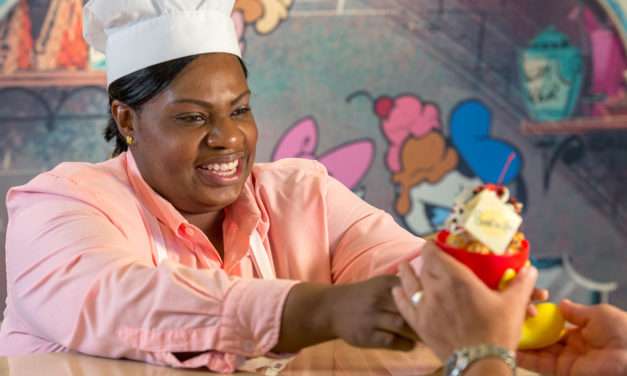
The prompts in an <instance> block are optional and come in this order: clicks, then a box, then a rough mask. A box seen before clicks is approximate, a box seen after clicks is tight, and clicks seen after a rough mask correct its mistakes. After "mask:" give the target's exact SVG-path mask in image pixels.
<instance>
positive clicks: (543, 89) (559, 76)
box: [518, 26, 584, 121]
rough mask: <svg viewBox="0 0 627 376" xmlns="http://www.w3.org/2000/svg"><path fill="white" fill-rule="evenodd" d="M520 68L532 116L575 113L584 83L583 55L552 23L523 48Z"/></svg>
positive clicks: (553, 117)
mask: <svg viewBox="0 0 627 376" xmlns="http://www.w3.org/2000/svg"><path fill="white" fill-rule="evenodd" d="M518 67H519V75H520V84H521V86H522V93H523V97H524V102H525V106H526V107H527V111H528V113H529V116H530V117H531V118H532V119H534V120H535V121H555V120H561V119H564V118H567V117H569V116H570V115H571V114H572V113H573V110H574V108H575V105H576V104H577V100H578V98H579V93H580V91H581V85H582V82H583V74H584V70H583V57H582V55H581V52H580V50H579V49H578V48H576V47H574V46H573V45H571V44H570V41H569V39H568V37H567V36H566V35H564V34H563V33H560V32H559V31H557V30H556V29H555V27H553V26H550V27H549V28H547V29H546V30H544V31H543V32H541V33H540V34H539V35H538V36H536V37H535V38H534V39H532V40H531V42H530V43H529V46H528V47H527V48H526V49H525V50H523V51H522V53H521V54H520V55H519V60H518Z"/></svg>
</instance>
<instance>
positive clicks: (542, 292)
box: [531, 287, 549, 302]
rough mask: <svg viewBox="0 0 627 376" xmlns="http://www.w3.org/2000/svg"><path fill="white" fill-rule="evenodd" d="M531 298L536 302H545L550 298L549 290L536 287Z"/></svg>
mask: <svg viewBox="0 0 627 376" xmlns="http://www.w3.org/2000/svg"><path fill="white" fill-rule="evenodd" d="M531 300H533V301H534V302H545V301H547V300H549V290H547V289H540V288H537V287H535V288H534V289H533V291H532V292H531Z"/></svg>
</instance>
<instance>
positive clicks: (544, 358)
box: [516, 350, 559, 374]
mask: <svg viewBox="0 0 627 376" xmlns="http://www.w3.org/2000/svg"><path fill="white" fill-rule="evenodd" d="M557 354H559V351H557V352H554V351H547V350H536V351H534V350H528V351H517V352H516V363H517V365H518V366H519V367H521V368H525V369H528V370H530V371H534V372H538V373H541V374H555V369H556V366H557V358H558V356H557Z"/></svg>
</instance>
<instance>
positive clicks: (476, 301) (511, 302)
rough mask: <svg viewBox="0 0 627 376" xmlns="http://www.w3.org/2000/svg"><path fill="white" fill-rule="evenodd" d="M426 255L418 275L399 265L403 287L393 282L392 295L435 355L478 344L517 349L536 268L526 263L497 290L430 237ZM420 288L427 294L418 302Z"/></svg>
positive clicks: (443, 355)
mask: <svg viewBox="0 0 627 376" xmlns="http://www.w3.org/2000/svg"><path fill="white" fill-rule="evenodd" d="M422 256H423V260H424V265H423V267H422V272H421V276H420V279H418V277H417V276H416V275H415V274H414V272H413V270H411V268H410V267H409V266H408V265H406V264H403V265H401V267H400V277H401V280H402V282H403V287H402V288H400V287H397V288H394V290H393V295H394V299H395V301H396V304H397V306H398V308H399V310H400V312H401V314H402V315H403V316H404V317H405V319H406V320H407V322H408V323H409V324H410V325H411V326H412V328H413V329H414V330H415V331H416V333H418V336H419V337H420V338H421V339H422V340H423V341H424V342H425V343H426V344H427V345H428V346H429V347H431V349H432V350H433V351H434V352H435V353H436V355H437V356H438V357H439V358H440V359H442V360H446V359H447V358H448V357H449V356H450V355H451V353H452V352H453V351H455V350H456V349H459V348H461V347H466V346H475V345H480V344H492V345H497V346H502V347H504V348H507V349H510V350H515V349H516V346H517V344H518V341H519V339H520V334H521V327H522V323H523V321H524V318H525V312H526V310H527V305H528V303H529V297H530V296H531V294H532V290H533V286H534V283H535V281H536V278H537V275H538V274H537V273H538V272H537V270H536V269H535V268H532V267H530V268H525V269H522V270H521V271H520V273H518V276H517V277H516V278H515V279H514V280H512V282H511V283H510V285H509V287H508V288H507V289H506V290H505V291H501V292H499V291H494V290H491V289H490V288H489V287H487V286H486V285H485V284H484V283H483V282H482V281H481V280H480V279H479V278H478V277H477V276H475V275H474V273H473V272H472V271H471V270H470V269H468V268H467V267H466V266H465V265H463V264H461V263H460V262H458V261H457V260H455V259H454V258H452V257H451V256H449V255H448V254H446V253H445V252H442V251H441V250H440V249H439V248H437V246H436V245H435V244H433V243H431V242H429V243H427V244H426V245H425V246H424V248H423V250H422ZM421 285H422V286H421ZM417 290H423V295H422V298H421V300H420V302H419V303H418V304H417V305H416V306H414V305H413V304H412V303H411V301H410V297H411V296H412V295H413V294H414V292H416V291H417Z"/></svg>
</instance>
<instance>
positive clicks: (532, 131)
mask: <svg viewBox="0 0 627 376" xmlns="http://www.w3.org/2000/svg"><path fill="white" fill-rule="evenodd" d="M521 129H522V133H523V134H525V135H559V134H581V133H588V132H599V131H616V130H627V115H608V116H596V117H580V118H572V119H568V120H562V121H547V122H541V123H536V122H532V121H529V120H523V122H522V125H521Z"/></svg>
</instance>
